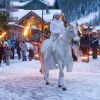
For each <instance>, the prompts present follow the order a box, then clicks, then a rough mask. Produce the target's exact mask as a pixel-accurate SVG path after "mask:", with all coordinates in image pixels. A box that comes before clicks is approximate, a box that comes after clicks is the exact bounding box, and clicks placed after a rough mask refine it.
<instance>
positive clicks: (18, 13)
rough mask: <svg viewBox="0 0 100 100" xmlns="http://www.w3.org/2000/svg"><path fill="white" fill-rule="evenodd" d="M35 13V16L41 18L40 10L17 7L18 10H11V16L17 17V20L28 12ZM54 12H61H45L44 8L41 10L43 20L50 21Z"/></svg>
mask: <svg viewBox="0 0 100 100" xmlns="http://www.w3.org/2000/svg"><path fill="white" fill-rule="evenodd" d="M31 11H32V12H33V13H35V14H36V15H37V16H39V17H40V18H42V10H24V9H18V11H16V12H13V17H17V18H18V20H20V19H21V18H23V17H24V16H26V15H27V14H28V13H29V12H31ZM55 13H60V14H61V13H62V12H61V10H49V14H47V13H46V10H44V11H43V19H44V21H45V22H51V20H52V18H53V15H54V14H55Z"/></svg>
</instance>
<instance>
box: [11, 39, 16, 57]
mask: <svg viewBox="0 0 100 100" xmlns="http://www.w3.org/2000/svg"><path fill="white" fill-rule="evenodd" d="M15 43H16V41H15V40H13V39H12V40H11V51H12V57H11V58H12V59H14V55H15Z"/></svg>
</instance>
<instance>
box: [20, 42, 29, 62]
mask: <svg viewBox="0 0 100 100" xmlns="http://www.w3.org/2000/svg"><path fill="white" fill-rule="evenodd" d="M20 48H21V52H22V59H23V61H26V60H27V58H26V52H27V45H26V43H25V41H23V42H22V43H20Z"/></svg>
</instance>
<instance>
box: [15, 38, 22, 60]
mask: <svg viewBox="0 0 100 100" xmlns="http://www.w3.org/2000/svg"><path fill="white" fill-rule="evenodd" d="M15 47H16V49H17V55H18V60H20V59H21V48H20V40H19V39H17V40H16V44H15Z"/></svg>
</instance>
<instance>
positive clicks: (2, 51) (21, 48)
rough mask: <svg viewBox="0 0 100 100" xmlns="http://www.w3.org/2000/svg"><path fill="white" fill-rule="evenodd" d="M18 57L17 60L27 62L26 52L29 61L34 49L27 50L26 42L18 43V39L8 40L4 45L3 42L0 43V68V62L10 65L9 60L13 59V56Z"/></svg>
mask: <svg viewBox="0 0 100 100" xmlns="http://www.w3.org/2000/svg"><path fill="white" fill-rule="evenodd" d="M15 52H16V53H17V55H18V60H20V59H21V58H22V61H27V55H26V54H27V52H29V54H28V56H29V60H30V59H32V58H33V55H34V49H33V48H31V47H30V48H29V49H28V47H27V45H26V42H25V41H24V40H23V41H20V40H19V38H18V39H16V40H13V39H11V40H8V41H6V43H5V42H4V41H0V66H1V63H2V61H3V62H4V63H6V65H10V59H12V60H13V59H15V54H16V53H15Z"/></svg>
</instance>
